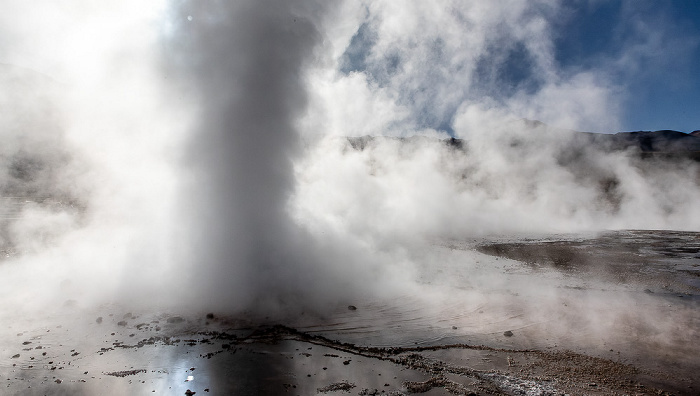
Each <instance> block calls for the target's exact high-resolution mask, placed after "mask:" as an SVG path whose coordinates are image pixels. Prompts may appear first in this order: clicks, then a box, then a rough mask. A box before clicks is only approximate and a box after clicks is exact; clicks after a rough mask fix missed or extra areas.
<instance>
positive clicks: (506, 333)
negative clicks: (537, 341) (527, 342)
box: [503, 330, 513, 337]
mask: <svg viewBox="0 0 700 396" xmlns="http://www.w3.org/2000/svg"><path fill="white" fill-rule="evenodd" d="M503 335H504V336H506V337H512V336H513V332H512V331H510V330H506V331H504V332H503Z"/></svg>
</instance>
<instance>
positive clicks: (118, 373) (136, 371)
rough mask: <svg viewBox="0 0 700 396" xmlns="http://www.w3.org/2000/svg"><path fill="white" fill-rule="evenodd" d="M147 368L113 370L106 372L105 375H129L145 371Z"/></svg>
mask: <svg viewBox="0 0 700 396" xmlns="http://www.w3.org/2000/svg"><path fill="white" fill-rule="evenodd" d="M145 372H146V370H145V369H138V370H126V371H113V372H111V373H104V374H105V375H111V376H112V377H127V376H129V375H136V374H138V373H145Z"/></svg>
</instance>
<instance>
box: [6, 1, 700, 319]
mask: <svg viewBox="0 0 700 396" xmlns="http://www.w3.org/2000/svg"><path fill="white" fill-rule="evenodd" d="M10 5H11V8H13V9H14V10H15V12H13V13H4V14H2V15H1V16H0V37H3V38H4V39H3V41H0V63H1V64H2V65H0V81H1V82H2V83H3V86H4V87H5V89H4V90H3V91H2V93H1V94H0V104H2V106H3V112H2V115H1V116H0V127H1V128H2V130H1V131H0V133H2V136H3V146H2V148H1V149H0V164H1V165H2V170H1V171H0V184H1V185H2V186H3V187H2V188H3V190H2V194H3V196H5V197H13V199H15V198H17V199H20V201H22V202H23V201H33V203H28V204H27V203H25V205H22V206H21V210H18V211H17V212H16V213H15V212H13V213H12V215H7V216H6V218H4V219H3V220H2V221H3V222H4V223H3V226H2V227H3V228H2V243H3V244H4V245H3V246H2V248H3V249H5V250H6V251H7V255H8V257H7V258H6V259H5V260H4V261H3V262H2V263H0V271H2V272H3V276H4V279H7V283H8V284H10V285H13V286H10V287H7V288H4V290H3V291H2V294H1V295H0V296H1V297H2V298H3V299H5V301H9V302H10V303H8V304H10V305H11V304H15V303H16V304H19V302H20V301H21V302H22V304H19V305H22V306H26V304H30V305H31V304H34V303H35V304H34V305H36V306H38V307H43V306H45V304H46V303H47V301H53V300H55V299H56V296H61V297H62V298H64V299H73V298H74V299H77V300H78V301H80V302H81V303H84V304H91V301H95V302H97V303H99V302H104V301H110V300H114V299H116V300H118V301H121V303H123V304H145V303H143V301H148V304H154V305H158V304H165V305H168V304H171V305H176V306H188V307H193V308H196V309H222V310H223V309H226V310H230V311H235V312H238V311H244V310H252V311H254V312H264V313H268V312H270V311H275V310H277V309H278V308H279V307H283V308H284V310H285V311H287V312H297V311H299V310H304V309H319V310H320V309H323V308H324V307H326V306H333V305H334V304H336V303H339V302H343V301H347V300H348V299H352V298H354V297H355V296H358V295H363V294H366V293H368V292H372V293H380V292H379V291H378V290H381V292H382V293H383V292H391V291H392V290H393V289H394V288H402V289H403V290H404V291H406V290H410V288H412V287H413V286H415V284H414V283H413V279H412V278H413V277H414V276H417V275H416V274H417V273H418V272H419V271H418V269H417V268H416V267H417V264H416V263H417V261H419V260H424V261H426V262H430V260H431V259H432V258H430V257H429V256H428V254H427V253H425V252H426V250H428V249H429V246H430V243H431V241H434V240H436V239H444V238H452V239H460V238H471V237H476V236H482V235H493V234H502V233H528V232H565V231H581V230H601V229H609V228H672V229H686V230H692V229H697V228H698V227H699V226H700V208H699V207H698V205H694V204H693V203H697V202H698V201H699V200H700V188H699V187H698V184H697V180H698V172H699V171H698V167H697V165H695V164H692V163H680V164H677V165H673V166H671V165H669V166H668V167H664V168H650V167H648V166H646V165H644V164H640V163H638V161H637V160H635V159H634V158H633V156H629V155H627V154H626V153H617V154H611V153H607V152H603V151H599V150H596V149H594V148H586V149H582V150H583V151H582V152H571V151H570V150H569V149H568V147H569V146H568V145H569V144H570V141H569V139H570V138H569V135H568V133H569V132H567V131H565V130H563V129H557V128H554V127H547V126H545V125H541V124H538V123H533V122H527V121H523V120H522V119H529V120H539V121H543V122H545V123H547V124H548V125H552V126H556V127H558V128H567V129H574V130H592V131H616V130H618V129H619V127H620V124H621V122H620V108H621V104H622V101H623V100H624V99H625V94H624V86H620V85H616V84H615V83H614V79H613V76H615V75H616V73H618V72H619V70H620V69H622V68H623V67H624V68H625V69H628V67H627V66H626V65H628V64H629V63H630V62H632V63H633V60H634V59H639V58H640V57H641V58H643V57H644V56H645V55H644V54H645V53H646V52H645V51H643V47H644V46H645V45H647V44H648V40H647V39H648V37H643V38H640V41H639V43H638V44H639V45H638V46H636V47H634V51H633V53H621V54H620V57H619V59H612V60H609V61H607V62H604V63H602V64H601V65H600V68H586V69H575V70H574V69H571V68H566V69H565V68H562V67H560V66H559V65H558V62H557V60H556V56H555V53H554V51H555V49H554V47H555V42H554V40H555V33H554V28H555V22H554V21H559V20H561V19H562V18H564V19H565V18H567V17H570V16H567V15H568V10H567V8H566V6H565V5H563V4H562V2H559V1H535V2H533V1H525V0H522V1H516V0H513V1H507V2H498V3H494V2H477V1H474V2H463V1H436V2H421V1H414V2H407V3H401V4H400V5H399V4H398V3H396V2H391V1H371V2H362V1H347V2H342V3H338V4H334V5H329V4H327V3H326V2H323V1H312V0H308V1H307V0H300V1H284V2H279V1H239V2H223V1H214V0H209V1H175V2H170V3H160V2H149V3H148V4H146V3H143V2H135V1H120V2H118V3H117V2H109V3H107V4H99V5H91V4H88V3H87V2H84V1H77V0H76V1H68V0H66V1H61V2H41V3H37V2H32V3H31V4H30V3H27V2H20V1H11V2H10ZM652 41H653V40H652ZM632 72H633V71H632ZM449 133H452V134H453V135H454V136H455V137H457V138H463V139H465V147H464V148H462V149H460V148H458V147H455V146H448V145H446V144H444V143H443V142H440V141H439V140H438V139H437V138H443V139H444V138H447V137H449ZM365 135H372V136H391V137H408V136H414V135H422V137H420V138H415V139H408V140H392V139H369V140H362V141H359V142H363V143H362V146H363V149H359V148H358V147H356V145H354V144H351V142H350V141H348V140H347V139H345V138H344V137H345V136H365ZM12 202H15V201H12ZM28 279H31V282H32V284H33V285H34V286H32V288H31V289H28V288H27V286H26V282H27V280H28ZM478 279H479V280H483V279H490V280H491V281H492V282H493V283H494V284H498V283H499V282H500V281H499V279H500V278H499V274H498V271H493V272H490V271H487V272H486V275H484V274H483V273H482V274H481V275H480V276H479V277H478ZM25 303H26V304H25Z"/></svg>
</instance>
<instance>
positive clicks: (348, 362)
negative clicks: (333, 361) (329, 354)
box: [343, 360, 352, 366]
mask: <svg viewBox="0 0 700 396" xmlns="http://www.w3.org/2000/svg"><path fill="white" fill-rule="evenodd" d="M350 362H352V360H346V361H344V362H343V364H344V365H346V366H347V365H348V364H350Z"/></svg>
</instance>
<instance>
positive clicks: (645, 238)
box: [478, 230, 700, 296]
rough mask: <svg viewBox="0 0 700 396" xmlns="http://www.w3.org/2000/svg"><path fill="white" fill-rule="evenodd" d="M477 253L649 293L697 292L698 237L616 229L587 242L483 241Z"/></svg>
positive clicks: (574, 239)
mask: <svg viewBox="0 0 700 396" xmlns="http://www.w3.org/2000/svg"><path fill="white" fill-rule="evenodd" d="M478 250H479V251H480V252H482V253H486V254H490V255H494V256H500V257H507V258H510V259H513V260H518V261H521V262H524V263H526V264H528V265H530V266H532V267H533V268H541V267H549V268H554V269H557V270H560V271H562V272H565V273H569V274H572V275H579V276H586V277H599V278H603V279H612V280H614V281H616V282H620V283H625V284H636V285H644V286H646V287H645V290H646V291H647V292H648V293H682V294H687V295H688V296H697V295H698V294H700V233H694V232H682V231H661V230H656V231H648V230H629V231H615V232H606V233H603V234H601V235H599V236H596V237H591V238H581V237H568V238H567V237H566V236H563V237H561V238H558V239H553V240H546V239H545V240H542V239H531V240H520V241H506V242H496V243H482V244H480V245H479V246H478Z"/></svg>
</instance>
